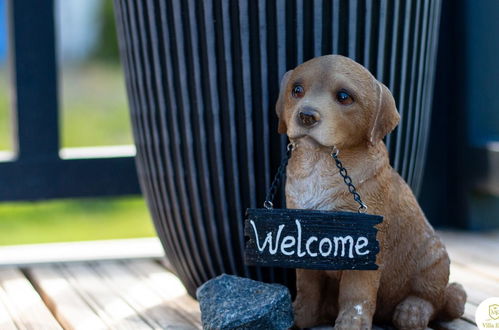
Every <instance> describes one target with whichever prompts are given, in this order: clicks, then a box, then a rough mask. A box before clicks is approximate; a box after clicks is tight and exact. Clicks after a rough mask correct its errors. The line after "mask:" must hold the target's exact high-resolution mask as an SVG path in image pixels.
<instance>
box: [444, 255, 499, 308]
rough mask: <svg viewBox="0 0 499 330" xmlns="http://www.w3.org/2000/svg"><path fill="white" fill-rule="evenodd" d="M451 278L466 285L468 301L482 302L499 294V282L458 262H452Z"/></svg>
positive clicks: (476, 303)
mask: <svg viewBox="0 0 499 330" xmlns="http://www.w3.org/2000/svg"><path fill="white" fill-rule="evenodd" d="M450 280H451V281H452V282H459V283H461V284H462V285H463V286H464V287H465V290H466V292H467V294H468V301H469V302H470V303H472V304H474V305H478V304H480V303H481V302H482V301H483V300H485V299H487V298H490V297H498V296H499V282H496V281H494V280H491V279H489V278H488V277H485V276H481V275H480V274H477V273H475V272H473V271H472V270H470V269H467V268H464V267H462V266H460V265H457V264H451V273H450Z"/></svg>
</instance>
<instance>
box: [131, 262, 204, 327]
mask: <svg viewBox="0 0 499 330" xmlns="http://www.w3.org/2000/svg"><path fill="white" fill-rule="evenodd" d="M125 266H126V267H127V268H128V269H129V270H130V272H132V273H135V274H136V276H138V280H140V281H143V282H144V283H145V284H146V285H147V286H149V287H150V288H151V289H153V290H154V291H155V292H156V293H157V294H158V295H160V296H161V297H162V299H163V300H164V301H165V302H166V303H167V304H168V305H169V306H170V307H171V308H173V309H175V311H176V312H177V313H179V314H181V315H182V316H183V317H185V318H187V319H189V320H190V322H191V323H192V324H194V325H195V326H196V327H198V328H201V312H200V309H199V303H198V302H197V301H196V300H194V299H193V298H192V297H190V296H189V295H188V294H187V291H186V290H185V288H184V286H183V284H182V282H180V280H179V279H178V278H177V277H176V276H175V275H173V274H172V273H170V272H168V271H167V270H166V269H165V268H164V267H162V266H160V265H159V264H158V263H156V262H154V261H152V260H130V261H127V262H125Z"/></svg>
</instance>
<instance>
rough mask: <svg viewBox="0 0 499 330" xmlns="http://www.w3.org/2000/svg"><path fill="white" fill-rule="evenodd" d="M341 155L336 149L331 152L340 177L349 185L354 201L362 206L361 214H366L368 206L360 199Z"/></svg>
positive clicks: (360, 208)
mask: <svg viewBox="0 0 499 330" xmlns="http://www.w3.org/2000/svg"><path fill="white" fill-rule="evenodd" d="M339 153H340V152H339V150H338V149H337V148H336V147H334V148H333V151H332V152H331V157H333V159H334V162H335V163H336V167H337V168H338V170H340V175H341V176H342V177H343V181H344V182H345V184H346V185H347V187H348V191H349V192H350V193H351V194H352V195H353V199H354V200H355V201H356V202H357V203H359V205H360V206H359V209H358V211H359V213H365V212H366V211H367V205H366V204H364V202H363V201H362V199H361V198H360V195H359V193H358V192H357V189H356V188H355V186H354V185H353V183H352V178H351V177H350V176H348V171H347V169H346V168H345V167H344V166H343V163H342V162H341V161H340V159H339V158H338V154H339Z"/></svg>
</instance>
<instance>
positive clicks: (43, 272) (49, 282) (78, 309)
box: [0, 265, 107, 330]
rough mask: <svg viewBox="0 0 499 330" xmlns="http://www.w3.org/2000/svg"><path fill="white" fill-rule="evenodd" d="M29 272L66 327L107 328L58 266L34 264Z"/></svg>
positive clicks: (53, 311) (56, 315)
mask: <svg viewBox="0 0 499 330" xmlns="http://www.w3.org/2000/svg"><path fill="white" fill-rule="evenodd" d="M28 273H29V276H30V278H31V280H32V282H33V283H34V284H35V287H36V288H37V289H38V292H39V293H40V295H41V296H42V299H43V300H44V302H45V303H46V304H47V306H48V307H49V309H50V310H51V311H52V313H53V314H54V315H55V317H56V318H57V320H58V321H59V323H60V324H62V326H63V327H64V328H65V329H76V330H78V329H81V330H85V329H107V326H106V324H105V323H104V322H103V321H102V320H101V319H100V317H99V316H98V315H97V314H96V313H95V312H94V310H93V309H92V308H90V306H89V305H88V304H87V303H86V302H85V301H84V300H83V298H82V297H81V296H80V295H79V294H78V292H77V291H76V289H75V288H73V286H72V285H71V284H70V283H69V282H68V281H67V280H66V279H65V278H64V276H63V275H62V273H61V272H60V270H59V269H58V267H57V266H55V265H44V266H34V267H30V268H29V269H28ZM0 329H1V327H0Z"/></svg>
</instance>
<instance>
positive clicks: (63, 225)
mask: <svg viewBox="0 0 499 330" xmlns="http://www.w3.org/2000/svg"><path fill="white" fill-rule="evenodd" d="M145 210H146V207H145V203H144V201H143V199H142V198H139V197H125V198H101V199H78V200H58V201H46V202H22V203H2V204H0V245H14V244H27V243H29V244H32V243H48V242H62V241H85V240H98V239H113V238H132V237H146V236H154V235H155V233H154V228H153V226H152V223H151V221H150V219H149V215H148V214H147V212H146V211H145Z"/></svg>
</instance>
